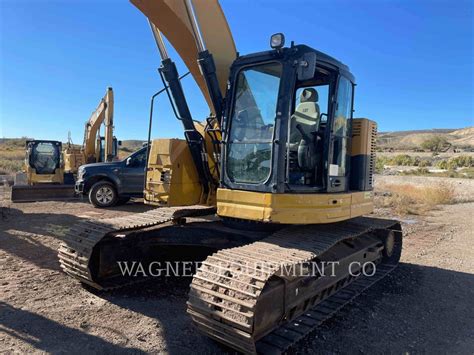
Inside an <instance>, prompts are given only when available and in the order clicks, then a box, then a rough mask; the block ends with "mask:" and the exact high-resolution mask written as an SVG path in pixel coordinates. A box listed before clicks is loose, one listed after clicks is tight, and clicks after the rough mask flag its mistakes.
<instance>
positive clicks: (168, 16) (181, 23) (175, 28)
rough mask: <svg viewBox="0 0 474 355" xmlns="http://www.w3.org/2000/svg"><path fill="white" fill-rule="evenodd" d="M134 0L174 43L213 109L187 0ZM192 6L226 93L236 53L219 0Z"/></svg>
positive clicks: (220, 86) (218, 77)
mask: <svg viewBox="0 0 474 355" xmlns="http://www.w3.org/2000/svg"><path fill="white" fill-rule="evenodd" d="M131 2H132V3H133V4H134V5H135V6H136V7H137V8H138V9H139V10H140V11H141V12H143V14H144V15H145V16H146V17H148V19H149V20H150V21H151V22H152V23H153V24H154V25H155V26H156V27H157V28H158V29H159V31H160V32H161V33H163V35H164V36H165V37H166V39H168V41H169V42H170V43H171V44H172V45H173V47H174V48H175V49H176V51H177V52H178V54H179V56H180V57H181V58H182V59H183V61H184V63H185V64H186V66H187V67H188V69H189V71H190V72H191V74H192V76H193V78H194V80H195V81H196V83H197V84H198V86H199V88H200V89H201V92H202V94H203V95H204V97H205V99H206V101H207V103H208V105H209V108H210V109H211V111H212V112H214V106H213V104H212V100H211V97H210V95H209V90H208V88H207V85H206V82H205V79H204V77H203V75H202V74H201V73H200V69H199V64H198V62H197V60H198V54H199V52H200V48H199V47H198V44H197V42H198V39H197V38H196V36H195V34H194V32H193V27H192V24H191V21H190V19H189V14H188V11H187V8H186V1H185V0H158V1H152V0H131ZM193 8H194V14H195V15H196V18H197V19H198V22H199V27H200V35H201V38H202V40H203V42H204V44H205V46H206V48H207V49H208V51H209V52H210V53H212V54H213V56H214V62H215V66H216V75H217V79H218V81H219V88H220V90H221V92H222V93H225V91H226V85H227V78H228V76H229V68H230V66H231V64H232V62H233V61H234V60H235V58H236V55H237V51H236V48H235V43H234V39H233V37H232V33H231V32H230V29H229V25H228V24H227V20H226V18H225V16H224V13H223V12H222V9H221V7H220V5H219V3H218V1H217V0H207V1H195V2H194V3H193ZM214 113H215V112H214Z"/></svg>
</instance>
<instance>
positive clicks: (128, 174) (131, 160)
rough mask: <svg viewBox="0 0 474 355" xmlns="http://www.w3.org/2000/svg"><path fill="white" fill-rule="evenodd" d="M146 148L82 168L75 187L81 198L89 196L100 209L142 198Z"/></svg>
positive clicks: (78, 173)
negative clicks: (122, 157) (126, 155)
mask: <svg viewBox="0 0 474 355" xmlns="http://www.w3.org/2000/svg"><path fill="white" fill-rule="evenodd" d="M146 152H147V148H146V147H143V148H141V149H140V150H138V151H136V152H134V153H132V154H131V155H130V156H128V157H127V158H125V159H124V160H120V161H114V162H108V163H94V164H86V165H82V166H80V167H79V169H78V171H77V179H76V184H75V192H76V194H78V195H85V196H88V197H89V201H90V203H91V204H92V205H94V206H95V207H99V208H105V207H112V206H114V205H117V204H119V203H126V202H127V201H128V200H130V198H131V197H143V179H144V176H145V167H146Z"/></svg>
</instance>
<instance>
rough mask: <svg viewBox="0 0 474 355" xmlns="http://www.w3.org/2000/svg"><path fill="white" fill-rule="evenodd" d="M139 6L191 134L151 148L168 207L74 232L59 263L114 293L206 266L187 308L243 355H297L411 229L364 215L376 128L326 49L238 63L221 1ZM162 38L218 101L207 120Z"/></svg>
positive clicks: (153, 196) (149, 173) (376, 273)
mask: <svg viewBox="0 0 474 355" xmlns="http://www.w3.org/2000/svg"><path fill="white" fill-rule="evenodd" d="M131 1H132V3H133V4H134V5H135V6H136V7H137V8H138V9H139V10H140V11H141V12H142V13H143V14H144V15H145V16H146V17H147V18H148V20H149V22H150V26H151V29H152V32H153V35H154V38H155V41H156V43H157V46H158V49H159V52H160V55H161V57H162V62H161V66H160V68H159V73H160V76H161V78H162V79H163V83H164V86H165V88H164V91H165V92H166V93H167V95H168V97H169V99H170V103H171V105H172V106H173V109H174V112H175V114H176V117H177V119H178V120H179V121H181V123H182V124H183V128H184V138H185V139H155V140H153V141H152V142H151V144H149V145H148V147H149V152H148V161H147V168H146V174H145V179H146V181H145V191H144V197H145V202H146V203H148V204H151V205H156V206H160V207H157V208H156V209H152V210H150V211H148V212H144V213H141V214H132V215H130V216H125V217H119V218H112V219H105V220H100V221H94V220H90V221H84V222H81V223H79V224H77V225H74V226H72V228H71V229H70V231H69V232H68V233H67V235H66V236H65V238H64V241H63V243H62V245H61V246H60V249H59V261H60V264H61V267H62V269H63V270H64V271H65V272H66V273H67V274H68V275H70V276H72V277H74V278H76V279H77V280H79V281H80V282H82V283H85V284H88V285H90V286H92V287H94V288H97V289H102V290H104V289H105V290H106V289H110V288H115V287H120V286H123V285H127V284H130V283H134V282H137V281H141V280H143V277H138V276H140V275H141V276H144V275H143V274H144V270H150V274H151V271H152V268H153V267H154V268H156V267H157V265H159V266H160V267H163V265H164V263H166V262H176V261H186V262H188V261H190V260H192V261H199V262H200V263H199V266H198V267H197V268H196V270H194V271H195V273H194V276H193V278H192V281H191V284H190V290H189V300H188V303H187V307H188V308H187V311H188V313H189V315H190V316H191V318H192V320H193V322H194V324H195V325H196V326H197V327H198V328H199V330H201V331H202V332H203V333H204V334H206V335H207V336H209V337H211V338H213V339H215V340H216V341H218V342H220V343H223V344H225V345H227V346H229V347H231V348H233V349H235V350H238V351H240V352H243V353H282V352H285V351H287V350H288V349H289V348H291V346H292V345H293V344H295V343H296V342H298V341H300V340H301V339H302V338H304V337H305V336H307V335H308V334H309V333H310V332H312V331H314V330H315V329H316V328H317V327H318V326H319V325H320V324H321V323H322V322H324V321H325V320H326V319H328V318H329V317H331V316H332V315H333V314H334V313H336V312H337V311H338V310H339V309H340V308H341V307H343V306H344V305H346V304H347V303H349V302H351V300H352V299H353V298H354V297H356V296H357V295H358V294H360V293H361V292H362V291H363V290H365V289H366V288H368V287H370V286H371V285H372V284H373V283H374V282H376V281H378V280H379V279H381V278H382V277H384V276H385V275H386V274H388V273H389V272H390V271H392V270H393V269H394V268H395V267H396V265H397V264H398V261H399V259H400V255H401V249H402V231H401V227H400V223H399V222H397V221H394V220H387V219H379V218H373V217H364V215H367V214H370V213H371V212H372V211H373V198H374V196H373V173H374V163H375V141H376V127H377V126H376V123H375V122H374V121H372V120H369V119H364V118H353V112H354V89H355V79H354V76H353V74H352V73H351V72H350V71H349V68H348V67H347V66H346V65H344V64H343V63H341V62H340V61H338V60H336V59H334V58H332V57H330V56H328V55H327V54H324V53H322V52H320V51H317V50H315V49H313V48H310V47H308V46H306V45H295V44H294V43H293V42H292V43H291V44H290V45H289V46H285V45H284V44H285V38H284V35H283V34H281V33H278V34H275V35H273V36H272V37H271V40H270V46H271V49H270V50H266V51H262V52H258V53H251V54H247V55H240V54H238V53H237V51H236V48H235V44H234V41H233V39H232V35H231V32H230V29H229V27H228V25H227V22H226V19H225V16H224V14H223V12H222V10H221V8H220V6H219V4H218V2H217V1H216V0H208V1H195V2H193V1H192V0H179V1H178V0H131ZM162 36H165V37H166V38H167V39H168V41H169V42H170V43H171V44H172V45H173V47H174V48H175V49H176V51H177V52H178V54H179V55H180V56H181V57H182V58H183V60H184V62H185V64H186V65H187V67H188V69H189V71H190V72H191V74H192V75H193V77H194V79H195V80H196V82H197V83H198V85H199V87H200V88H201V90H202V91H203V95H204V97H205V99H206V100H207V102H208V104H209V107H210V111H211V114H210V115H209V117H207V118H205V119H204V120H203V121H202V122H201V123H197V121H196V120H195V119H194V117H193V116H192V114H191V112H190V109H189V106H188V103H187V100H186V96H185V94H184V91H183V88H182V86H181V82H180V76H179V74H178V71H177V69H176V66H175V64H174V62H173V61H172V60H171V58H170V57H169V56H168V52H167V49H166V46H165V43H164V41H163V39H162ZM152 109H153V101H152ZM151 126H152V112H151V114H150V127H151ZM124 264H126V265H128V267H130V269H129V268H127V270H128V272H124V269H123V267H122V266H123V265H124ZM137 265H141V266H140V269H136V270H135V271H136V272H135V273H134V272H133V267H136V266H137ZM325 265H331V268H330V270H329V271H328V270H327V269H326V268H325V267H324V266H325ZM160 270H161V269H160ZM130 271H131V272H130ZM138 271H140V272H138ZM154 271H155V273H156V270H154Z"/></svg>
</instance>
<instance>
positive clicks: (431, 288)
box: [0, 176, 474, 354]
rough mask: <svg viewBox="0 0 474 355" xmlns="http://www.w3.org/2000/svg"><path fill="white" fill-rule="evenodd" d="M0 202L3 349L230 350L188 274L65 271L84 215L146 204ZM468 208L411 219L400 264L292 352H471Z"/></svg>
mask: <svg viewBox="0 0 474 355" xmlns="http://www.w3.org/2000/svg"><path fill="white" fill-rule="evenodd" d="M382 179H383V181H384V182H386V183H401V181H402V182H403V183H406V182H410V183H416V184H417V183H422V184H425V183H427V181H426V180H429V179H433V178H422V177H421V178H420V177H406V176H405V177H403V180H401V177H391V176H390V177H382V178H377V183H381V181H382ZM420 179H421V180H420ZM444 180H445V179H441V180H439V179H438V180H431V181H428V183H433V184H441V183H446V182H445V181H444ZM448 180H449V181H448V183H453V184H455V186H458V185H456V184H458V183H459V186H458V188H457V189H456V193H458V192H459V194H460V196H464V195H466V200H470V196H472V194H473V193H474V191H473V188H472V187H473V185H472V182H471V181H469V180H462V181H461V182H458V180H457V179H448ZM471 201H472V200H471ZM3 207H4V208H2V214H1V215H0V269H1V273H0V309H1V310H0V352H6V353H11V352H19V353H43V352H49V353H70V352H72V353H79V352H81V353H83V352H91V353H151V352H153V353H156V352H168V353H184V352H198V353H221V352H226V351H227V349H225V348H223V347H221V346H219V345H217V344H216V343H214V342H213V341H211V340H209V339H207V338H206V337H204V336H202V335H201V334H199V333H198V332H197V331H196V330H195V328H194V327H193V325H192V324H191V321H190V319H189V317H188V316H187V314H186V312H185V310H186V299H187V297H186V293H187V289H188V285H189V280H187V279H167V280H159V279H154V280H153V281H151V282H148V283H143V284H140V285H139V286H135V287H129V288H124V289H121V290H116V291H114V292H109V293H105V292H97V291H92V290H89V289H86V288H84V287H82V286H80V285H79V284H77V283H76V282H75V281H73V280H71V279H70V278H69V277H67V276H66V275H64V274H63V273H62V272H61V271H60V268H59V265H58V262H57V258H56V249H57V247H58V246H59V243H60V240H61V238H62V237H63V236H64V234H65V232H66V231H67V228H69V226H71V225H72V224H74V223H77V222H78V221H79V220H82V219H84V218H97V219H100V218H106V217H113V216H120V215H126V214H129V213H134V212H140V211H145V210H146V209H147V208H146V207H145V206H143V205H141V204H128V205H126V206H121V207H118V208H115V209H112V210H97V209H94V208H92V207H91V206H90V205H88V204H86V203H84V202H40V203H24V204H7V203H5V202H3ZM473 212H474V203H462V204H456V205H449V206H443V207H441V208H440V209H438V210H435V211H432V212H431V213H430V214H429V215H427V216H409V217H407V218H406V219H404V220H403V228H404V233H405V238H404V248H403V255H402V262H401V264H400V266H399V267H398V268H397V269H396V270H395V271H394V272H393V273H392V274H391V275H389V276H388V277H387V278H386V279H384V280H382V281H381V282H380V283H379V284H377V285H376V286H374V287H373V288H372V289H370V290H368V291H366V292H365V293H364V294H362V295H361V296H360V297H359V298H358V299H357V300H356V301H355V302H354V303H353V304H352V305H351V306H350V307H346V308H345V309H344V310H343V311H342V312H341V313H340V314H338V315H337V316H336V317H335V318H333V319H332V320H330V321H329V322H327V323H326V324H325V325H324V326H323V327H322V328H320V329H319V330H318V331H317V332H316V333H315V334H313V335H312V336H311V337H310V338H308V339H306V340H305V341H304V342H302V343H301V344H299V345H298V346H297V347H296V348H295V350H294V351H295V352H297V353H309V352H316V353H324V354H326V353H348V354H353V353H367V354H371V353H386V352H389V353H407V352H409V353H466V354H468V353H469V354H472V353H473V352H474V340H473V339H474V310H473V308H472V300H473V299H474V249H473V248H472V238H473V235H472V230H473V227H474V226H473V222H472V221H473Z"/></svg>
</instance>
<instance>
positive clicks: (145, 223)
mask: <svg viewBox="0 0 474 355" xmlns="http://www.w3.org/2000/svg"><path fill="white" fill-rule="evenodd" d="M214 213H215V208H214V207H209V206H200V205H196V206H188V207H161V208H156V209H153V210H150V211H147V212H144V213H138V214H132V215H129V216H124V217H116V218H109V219H104V220H100V221H83V222H80V223H78V224H77V225H74V226H73V227H72V228H71V229H70V230H69V231H68V232H67V234H66V235H65V237H64V241H63V243H61V245H60V247H59V251H58V257H59V263H60V266H61V268H62V269H63V271H64V272H65V273H66V274H68V275H70V276H71V277H73V278H75V279H77V280H79V281H80V282H82V283H85V284H88V285H90V286H92V287H94V288H96V289H99V290H108V289H113V288H117V287H122V286H125V285H127V284H130V283H133V282H134V281H137V280H134V281H133V280H130V279H119V280H118V281H115V282H103V281H101V282H98V281H97V279H96V278H95V277H94V272H93V270H92V265H91V258H92V255H93V252H94V250H95V248H96V247H97V246H98V245H99V243H101V242H102V241H103V240H104V239H106V238H117V241H120V240H123V239H124V238H125V237H126V236H127V235H128V234H130V233H132V232H136V231H137V230H140V229H144V228H149V227H154V226H158V225H161V224H164V223H166V222H171V221H175V220H179V219H181V218H185V217H198V216H205V215H211V214H214ZM106 281H107V280H106Z"/></svg>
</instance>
